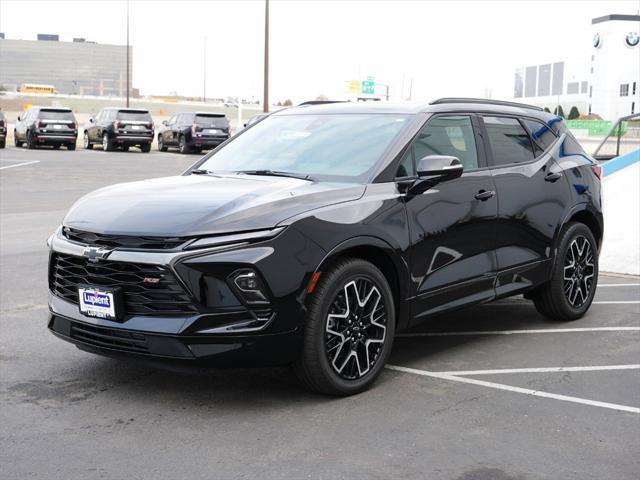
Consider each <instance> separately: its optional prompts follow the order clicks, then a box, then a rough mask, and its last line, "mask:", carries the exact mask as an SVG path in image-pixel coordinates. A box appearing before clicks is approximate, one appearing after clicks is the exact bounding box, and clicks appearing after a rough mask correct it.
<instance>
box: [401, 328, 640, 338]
mask: <svg viewBox="0 0 640 480" xmlns="http://www.w3.org/2000/svg"><path fill="white" fill-rule="evenodd" d="M637 331H640V327H582V328H538V329H525V330H477V331H468V332H415V333H399V334H397V335H396V337H452V336H466V335H469V336H472V335H518V334H527V333H529V334H533V333H578V332H637Z"/></svg>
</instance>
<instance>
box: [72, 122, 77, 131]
mask: <svg viewBox="0 0 640 480" xmlns="http://www.w3.org/2000/svg"><path fill="white" fill-rule="evenodd" d="M71 128H73V129H74V130H75V129H76V123H75V122H73V123H72V124H71Z"/></svg>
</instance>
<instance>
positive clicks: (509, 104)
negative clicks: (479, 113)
mask: <svg viewBox="0 0 640 480" xmlns="http://www.w3.org/2000/svg"><path fill="white" fill-rule="evenodd" d="M443 103H480V104H487V105H501V106H503V107H519V108H528V109H530V110H538V111H540V112H542V111H543V109H542V108H541V107H537V106H535V105H527V104H526V103H518V102H505V101H504V100H488V99H486V98H439V99H437V100H434V101H433V102H430V103H429V105H441V104H443Z"/></svg>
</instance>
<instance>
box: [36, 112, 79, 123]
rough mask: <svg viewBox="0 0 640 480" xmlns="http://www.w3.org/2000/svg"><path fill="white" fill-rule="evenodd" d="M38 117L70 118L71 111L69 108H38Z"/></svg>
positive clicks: (45, 118)
mask: <svg viewBox="0 0 640 480" xmlns="http://www.w3.org/2000/svg"><path fill="white" fill-rule="evenodd" d="M38 118H39V119H41V120H71V121H73V113H72V112H70V111H69V110H40V114H39V115H38Z"/></svg>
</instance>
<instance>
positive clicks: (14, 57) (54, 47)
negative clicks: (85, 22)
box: [0, 34, 132, 97]
mask: <svg viewBox="0 0 640 480" xmlns="http://www.w3.org/2000/svg"><path fill="white" fill-rule="evenodd" d="M126 55H127V47H126V46H123V45H106V44H104V45H103V44H98V43H95V42H87V41H86V40H85V39H84V38H74V39H73V41H72V42H61V41H59V37H58V35H45V34H39V35H38V40H12V39H5V38H3V36H2V35H0V86H2V87H4V88H5V89H6V90H14V91H15V90H17V89H18V88H19V87H20V85H22V84H43V85H52V86H53V87H55V89H56V91H57V92H58V93H65V94H76V95H100V96H103V95H104V96H119V97H122V96H125V94H126V89H127V56H126ZM131 56H132V49H131V47H129V60H131ZM130 64H131V63H130ZM129 81H130V82H129V85H131V70H129Z"/></svg>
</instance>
